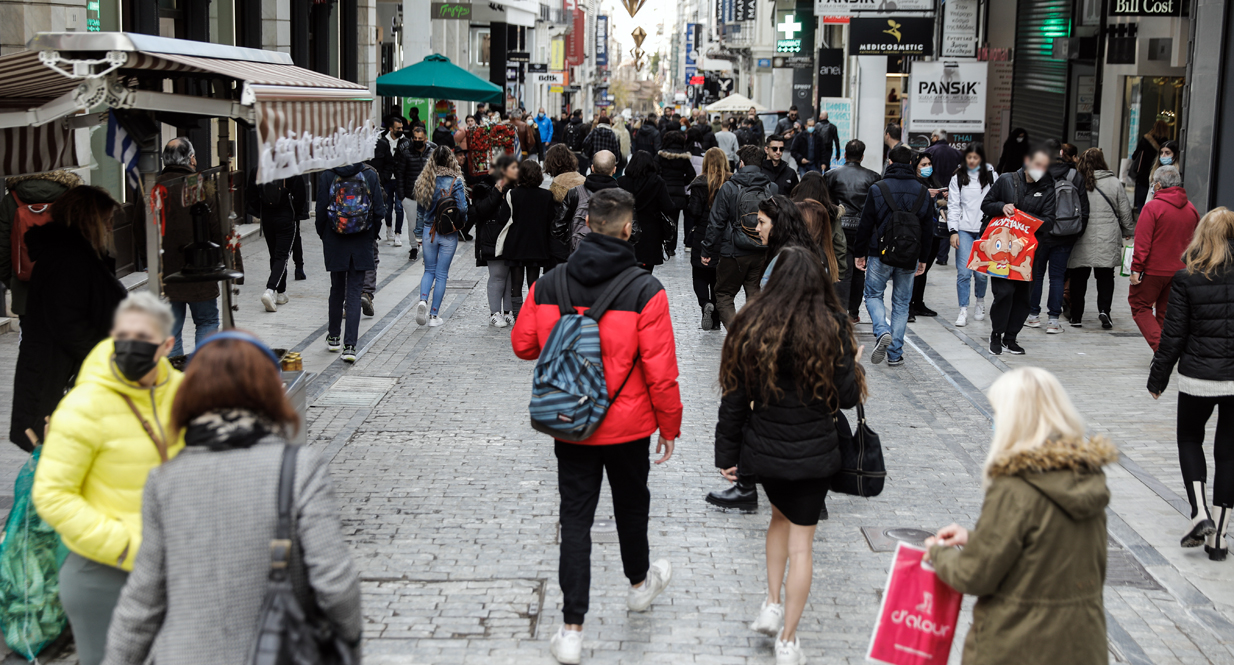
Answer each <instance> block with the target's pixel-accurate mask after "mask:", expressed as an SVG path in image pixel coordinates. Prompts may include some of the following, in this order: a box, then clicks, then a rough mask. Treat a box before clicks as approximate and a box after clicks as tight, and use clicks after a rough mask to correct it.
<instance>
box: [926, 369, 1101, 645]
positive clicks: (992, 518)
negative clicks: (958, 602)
mask: <svg viewBox="0 0 1234 665" xmlns="http://www.w3.org/2000/svg"><path fill="white" fill-rule="evenodd" d="M988 397H989V400H990V405H991V406H992V407H993V409H994V439H993V441H991V442H990V453H989V455H988V456H987V458H986V462H985V474H984V479H983V485H984V487H985V501H984V503H983V504H982V506H981V516H980V517H979V518H978V519H977V526H976V527H974V528H973V530H972V531H971V532H970V531H968V530H967V529H965V528H964V527H962V526H960V525H958V524H952V525H950V526H947V527H943V528H942V529H940V530H939V531H938V534H937V535H936V536H933V537H931V538H928V539H926V547H927V548H928V552H927V553H926V559H927V561H930V562H931V563H932V564H933V565H934V570H935V572H936V573H937V574H938V577H939V579H941V580H942V581H944V582H946V583H947V584H948V585H950V586H951V587H952V588H954V589H955V590H956V591H959V592H961V593H965V594H970V595H974V596H978V599H977V604H976V606H974V607H973V629H972V630H970V631H969V633H968V638H967V639H966V640H965V642H964V662H965V663H1012V662H1014V663H1018V664H1020V665H1035V664H1040V665H1053V664H1054V663H1070V664H1072V665H1090V664H1091V665H1096V664H1097V663H1100V664H1101V665H1105V663H1107V662H1109V649H1108V646H1107V644H1106V628H1105V609H1104V604H1103V600H1102V586H1103V584H1104V582H1105V571H1106V547H1107V545H1108V543H1107V542H1106V520H1105V507H1106V505H1107V504H1109V502H1110V490H1109V489H1108V488H1107V487H1106V482H1105V473H1104V472H1103V471H1102V467H1104V466H1105V465H1107V464H1110V463H1112V462H1114V461H1115V460H1117V459H1118V451H1117V450H1115V448H1114V446H1113V445H1112V444H1111V443H1110V442H1109V441H1108V440H1106V439H1104V438H1101V437H1092V438H1086V437H1085V435H1084V429H1085V427H1084V419H1083V418H1082V417H1080V414H1079V412H1078V411H1076V408H1075V405H1073V404H1072V403H1071V399H1070V398H1069V397H1068V396H1067V392H1066V391H1065V390H1064V389H1063V386H1062V384H1061V383H1059V381H1058V379H1057V378H1055V376H1054V375H1053V374H1051V373H1049V372H1047V371H1045V370H1043V369H1040V368H1037V367H1020V368H1018V369H1014V370H1012V371H1010V372H1007V373H1006V374H1004V375H1002V376H1001V377H999V379H998V380H997V381H995V382H994V385H992V386H990V391H989V394H988ZM957 547H960V548H962V549H957ZM1042 636H1048V637H1049V639H1048V640H1043V639H1042Z"/></svg>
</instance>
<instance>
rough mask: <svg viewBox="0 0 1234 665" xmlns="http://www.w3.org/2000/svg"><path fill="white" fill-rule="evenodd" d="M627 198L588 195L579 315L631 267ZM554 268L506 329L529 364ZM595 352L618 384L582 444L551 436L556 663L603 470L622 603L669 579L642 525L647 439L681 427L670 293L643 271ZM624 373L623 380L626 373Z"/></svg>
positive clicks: (579, 619) (632, 602)
mask: <svg viewBox="0 0 1234 665" xmlns="http://www.w3.org/2000/svg"><path fill="white" fill-rule="evenodd" d="M633 219H634V197H633V196H631V195H630V193H629V192H626V191H625V190H622V189H616V188H614V189H605V190H601V191H598V192H596V193H595V194H593V195H592V197H591V199H590V203H589V206H588V213H587V226H588V227H589V228H590V229H591V231H592V232H591V233H589V234H587V235H586V236H584V237H583V240H582V242H581V243H580V244H579V247H578V249H577V250H576V251H575V252H574V254H572V255H571V256H570V260H569V262H568V263H566V264H565V265H564V266H558V267H557V268H554V271H555V270H565V271H566V274H567V275H568V276H569V288H570V302H572V303H574V304H575V306H576V308H577V309H578V311H579V312H580V313H582V312H584V311H586V310H587V308H588V306H590V305H591V304H592V303H594V302H595V301H596V300H597V299H598V298H599V296H600V294H601V293H603V291H604V289H605V287H606V286H607V285H608V283H609V282H610V281H611V280H612V279H613V278H615V277H617V276H618V275H620V274H621V273H622V272H623V271H625V270H626V269H627V268H630V267H631V266H634V265H635V263H636V260H635V258H634V246H633V245H631V244H630V242H629V239H630V232H631V230H632V226H633ZM552 274H553V273H552V271H550V273H548V274H546V275H544V276H543V277H541V278H540V279H539V280H537V281H536V283H535V285H534V286H533V287H532V289H531V291H530V292H529V293H528V294H527V301H526V303H525V304H524V305H523V309H522V311H521V312H520V313H519V317H518V322H517V323H515V325H514V330H513V332H512V333H511V341H512V342H513V345H514V353H515V354H517V355H518V357H520V358H522V359H524V360H535V359H536V358H538V357H539V356H540V352H541V350H542V349H543V348H544V345H545V344H546V343H547V342H548V337H549V334H550V333H551V332H552V331H553V326H555V325H556V324H557V320H558V319H559V318H560V316H561V312H560V309H559V307H558V304H557V303H558V294H557V293H556V291H557V288H556V281H555V280H554V279H553V278H552ZM600 348H601V349H602V351H603V356H604V377H605V380H606V381H607V383H608V391H609V394H610V395H612V394H613V393H616V392H617V390H618V387H620V386H621V385H622V382H623V381H625V387H624V388H622V389H621V393H620V395H618V397H617V399H616V401H615V402H613V404H612V406H611V407H609V410H608V414H607V416H606V417H605V419H604V422H603V423H602V424H601V425H600V428H599V429H598V430H596V433H595V434H594V435H592V437H591V438H589V439H587V440H585V441H582V442H580V443H566V442H564V441H560V440H558V441H555V442H554V445H555V452H556V456H557V485H558V490H559V491H560V493H561V517H560V519H561V561H560V567H559V570H558V575H559V578H560V582H561V590H562V594H563V595H564V603H563V608H562V609H563V613H564V615H565V624H566V625H565V626H563V627H562V628H561V629H560V630H559V631H558V632H557V633H556V634H555V635H554V636H553V638H552V641H551V643H550V650H551V651H552V654H553V656H554V657H556V658H557V660H558V661H560V662H562V663H577V662H579V661H578V658H579V653H580V651H581V649H582V629H583V616H584V615H585V614H586V613H587V603H588V594H589V587H590V583H591V525H592V521H593V520H594V518H595V512H596V504H597V502H598V501H599V500H600V484H601V479H602V478H603V475H604V474H607V475H608V482H609V487H610V488H611V489H612V492H613V511H614V514H615V516H616V518H617V536H618V538H619V539H620V541H621V562H622V566H623V568H624V569H625V574H626V577H627V578H629V580H630V584H631V587H630V590H629V596H628V597H627V599H626V604H627V606H628V607H629V608H630V609H631V610H634V611H643V610H645V609H647V608H648V607H649V606H650V605H651V602H652V600H653V599H654V598H655V597H656V595H658V594H659V593H660V592H661V591H663V590H664V587H666V586H667V585H668V582H669V579H670V578H671V576H672V568H671V566H669V563H668V561H666V560H664V559H660V560H657V561H656V562H655V563H649V559H650V550H649V547H648V545H647V522H648V514H649V511H650V508H651V492H650V491H649V490H648V489H647V475H648V472H649V471H650V468H651V464H650V459H649V452H650V451H649V448H650V445H651V435H652V434H655V432H656V430H659V432H660V436H659V441H658V442H657V444H656V453H657V454H659V453H663V456H662V457H661V458H660V459H658V460H656V464H662V463H664V462H667V461H668V459H669V458H670V457H671V456H672V454H673V442H674V440H676V439H677V437H678V435H680V433H681V411H682V407H681V393H680V391H679V390H678V387H677V350H676V345H675V343H674V340H673V324H672V320H671V318H670V316H669V311H668V295H667V294H666V293H665V292H664V287H663V286H661V284H660V282H659V280H657V279H656V278H655V277H652V276H651V273H646V274H643V275H639V276H638V277H637V278H635V280H634V281H633V282H632V283H630V285H629V286H627V287H626V288H625V289H624V290H623V291H622V292H621V293H620V294H618V296H617V298H616V300H615V301H614V302H613V304H612V305H611V306H610V307H609V309H608V311H607V312H606V313H605V314H604V317H603V318H602V319H601V320H600ZM627 376H628V377H629V378H628V379H627V378H626V377H627Z"/></svg>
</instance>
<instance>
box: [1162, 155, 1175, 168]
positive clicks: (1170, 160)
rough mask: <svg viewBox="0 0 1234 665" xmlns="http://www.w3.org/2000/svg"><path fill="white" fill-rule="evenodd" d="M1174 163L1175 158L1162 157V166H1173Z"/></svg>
mask: <svg viewBox="0 0 1234 665" xmlns="http://www.w3.org/2000/svg"><path fill="white" fill-rule="evenodd" d="M1173 163H1174V158H1173V157H1168V156H1166V155H1162V156H1161V165H1162V166H1169V165H1170V164H1173Z"/></svg>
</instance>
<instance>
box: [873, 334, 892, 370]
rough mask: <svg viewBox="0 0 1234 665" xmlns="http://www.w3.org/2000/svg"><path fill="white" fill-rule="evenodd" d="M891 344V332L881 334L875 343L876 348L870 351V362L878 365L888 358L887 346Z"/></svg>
mask: <svg viewBox="0 0 1234 665" xmlns="http://www.w3.org/2000/svg"><path fill="white" fill-rule="evenodd" d="M889 346H891V333H883V334H882V335H879V337H878V341H877V342H875V343H874V350H873V351H871V352H870V362H871V363H872V364H874V365H877V364H879V363H881V362H883V360H884V359H886V358H887V347H889Z"/></svg>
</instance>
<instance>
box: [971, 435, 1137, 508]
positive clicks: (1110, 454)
mask: <svg viewBox="0 0 1234 665" xmlns="http://www.w3.org/2000/svg"><path fill="white" fill-rule="evenodd" d="M1116 461H1118V449H1117V448H1115V447H1114V444H1112V443H1110V440H1109V439H1106V438H1105V437H1100V436H1095V437H1092V438H1090V439H1088V440H1087V441H1077V440H1068V439H1064V440H1051V441H1047V442H1046V443H1044V444H1042V445H1041V446H1038V447H1036V448H1033V449H1032V450H1022V451H1011V452H1007V453H1004V454H1002V455H1000V456H998V457H997V458H995V459H994V460H993V461H992V462H991V463H990V465H989V467H988V468H987V469H986V475H987V476H988V477H989V478H990V479H991V480H995V479H998V478H1004V477H1009V476H1017V477H1019V478H1021V479H1023V480H1024V481H1025V482H1027V483H1028V484H1029V485H1032V486H1033V487H1034V488H1036V489H1037V490H1038V491H1039V492H1041V493H1042V494H1044V495H1045V496H1046V497H1047V498H1049V499H1050V500H1051V501H1053V502H1054V503H1055V504H1056V505H1057V506H1058V507H1059V508H1061V509H1062V510H1063V511H1064V512H1066V513H1067V514H1068V515H1070V516H1071V518H1072V519H1076V520H1082V519H1089V518H1091V517H1093V516H1095V515H1097V514H1098V513H1100V512H1101V511H1103V510H1105V507H1106V505H1108V504H1109V502H1110V492H1109V490H1108V489H1107V488H1106V484H1105V474H1104V473H1102V467H1104V466H1105V465H1107V464H1113V463H1114V462H1116Z"/></svg>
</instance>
